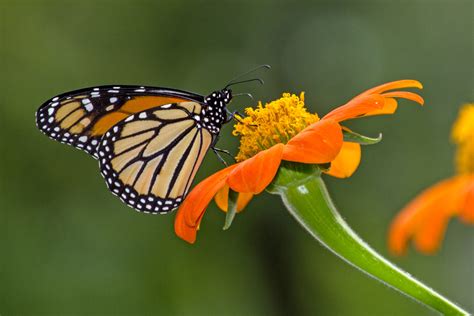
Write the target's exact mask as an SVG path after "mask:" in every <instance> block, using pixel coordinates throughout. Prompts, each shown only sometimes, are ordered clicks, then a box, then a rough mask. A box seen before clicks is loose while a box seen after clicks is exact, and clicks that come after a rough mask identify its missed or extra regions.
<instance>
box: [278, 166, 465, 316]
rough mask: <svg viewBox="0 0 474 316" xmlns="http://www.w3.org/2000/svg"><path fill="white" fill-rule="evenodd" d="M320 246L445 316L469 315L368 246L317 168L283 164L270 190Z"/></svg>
mask: <svg viewBox="0 0 474 316" xmlns="http://www.w3.org/2000/svg"><path fill="white" fill-rule="evenodd" d="M269 191H270V193H274V194H279V195H280V196H281V198H282V200H283V202H284V204H285V206H286V207H287V208H288V210H289V212H290V213H291V215H293V216H294V217H295V218H296V220H297V221H298V222H299V223H300V224H301V225H302V226H303V227H304V228H305V229H306V230H307V231H308V232H309V233H310V234H311V235H312V236H313V237H314V238H315V239H317V240H318V241H319V242H321V243H322V244H323V245H324V246H325V247H327V248H328V249H329V250H331V251H332V252H333V253H334V254H336V255H337V256H339V257H340V258H341V259H343V260H345V261H346V262H347V263H349V264H351V265H352V266H354V267H356V268H358V269H359V270H361V271H362V272H364V273H366V274H367V275H369V276H371V277H373V278H374V279H376V280H378V281H380V282H382V283H384V284H386V285H387V286H389V287H392V288H394V289H395V290H397V291H399V292H401V293H403V294H405V295H407V296H409V297H411V298H413V299H415V300H416V301H418V302H420V303H422V304H425V305H426V306H428V307H430V308H432V309H434V310H435V311H438V312H440V313H442V314H445V315H469V313H468V312H466V311H465V310H463V309H462V308H460V307H459V306H457V305H456V304H454V303H453V302H451V301H449V300H448V299H447V298H445V297H443V296H441V295H440V294H438V293H437V292H435V291H434V290H433V289H431V288H429V287H428V286H426V285H424V284H423V283H421V282H420V281H418V280H416V279H415V278H413V277H412V276H411V275H410V274H408V273H407V272H405V271H403V270H401V269H400V268H398V267H396V266H395V265H394V264H392V263H391V262H389V261H388V260H386V259H385V258H383V257H382V256H381V255H379V254H378V253H377V252H376V251H375V250H373V249H372V248H371V247H370V246H369V245H367V244H366V243H365V242H364V241H363V240H362V239H361V238H360V237H359V236H357V235H356V233H355V232H354V231H353V230H352V229H351V228H350V227H349V226H348V225H347V223H346V222H345V221H344V219H343V218H342V217H341V216H340V215H339V213H338V211H337V209H336V207H335V206H334V204H333V202H332V200H331V198H330V196H329V193H328V191H327V189H326V186H325V184H324V182H323V180H322V179H321V176H320V171H319V169H318V168H317V167H316V166H309V165H301V164H284V165H282V167H281V168H280V171H279V173H278V175H277V177H276V179H275V180H274V182H273V184H272V186H270V187H269Z"/></svg>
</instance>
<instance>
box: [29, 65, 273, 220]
mask: <svg viewBox="0 0 474 316" xmlns="http://www.w3.org/2000/svg"><path fill="white" fill-rule="evenodd" d="M261 67H262V66H260V67H257V68H255V69H258V68H261ZM263 67H265V68H267V67H268V66H266V65H264V66H263ZM255 69H253V70H251V71H254V70H255ZM247 73H249V72H247ZM247 73H245V74H247ZM239 77H240V76H239ZM254 80H258V81H260V82H261V83H263V81H262V80H261V79H250V80H244V81H238V82H235V79H234V80H231V82H230V83H229V84H228V85H227V86H226V87H225V88H224V89H221V90H217V91H214V92H212V93H211V94H209V95H208V96H206V97H204V96H202V95H198V94H195V93H191V92H186V91H182V90H177V89H168V88H158V87H145V86H130V85H121V86H99V87H92V88H85V89H80V90H75V91H70V92H67V93H64V94H61V95H58V96H56V97H54V98H52V99H50V100H48V101H46V102H45V103H44V104H43V105H41V106H40V108H39V109H38V111H37V112H36V125H37V127H38V128H39V129H40V131H41V132H42V133H44V134H46V135H47V136H49V137H50V138H52V139H54V140H57V141H59V142H62V143H65V144H68V145H72V146H74V147H76V148H78V149H81V150H83V151H86V152H87V153H89V154H90V155H92V156H93V157H94V158H96V159H97V160H98V161H99V166H100V171H101V174H102V176H103V177H104V179H105V181H106V184H107V187H108V188H109V190H110V191H111V192H112V193H113V194H115V195H116V196H118V197H119V198H120V200H122V202H124V203H125V204H127V205H128V206H130V207H132V208H134V209H135V210H137V211H140V212H145V213H152V214H158V213H168V212H170V211H171V210H173V209H175V208H177V207H178V206H179V205H180V203H181V202H182V201H183V199H184V197H185V196H186V194H187V192H188V191H189V189H190V186H191V183H192V181H193V179H194V176H195V175H196V172H197V170H198V168H199V166H200V165H201V162H202V160H203V158H204V156H205V154H206V153H207V151H208V150H209V148H212V149H213V150H214V152H216V154H217V151H219V149H217V148H215V147H214V145H215V143H216V142H217V139H218V136H219V133H220V130H221V127H222V125H223V124H225V123H227V122H229V121H230V120H231V119H232V118H233V114H234V113H232V112H229V111H228V110H227V104H229V102H230V101H231V100H232V91H231V90H230V89H229V87H230V86H231V85H234V84H237V83H242V82H248V81H254Z"/></svg>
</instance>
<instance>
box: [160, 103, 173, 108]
mask: <svg viewBox="0 0 474 316" xmlns="http://www.w3.org/2000/svg"><path fill="white" fill-rule="evenodd" d="M161 107H162V108H163V109H169V108H170V107H171V103H170V104H165V105H162V106H161Z"/></svg>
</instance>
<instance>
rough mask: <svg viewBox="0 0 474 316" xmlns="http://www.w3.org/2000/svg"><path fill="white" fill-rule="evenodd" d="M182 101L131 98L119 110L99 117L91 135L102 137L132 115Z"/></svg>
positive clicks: (158, 98) (157, 98)
mask: <svg viewBox="0 0 474 316" xmlns="http://www.w3.org/2000/svg"><path fill="white" fill-rule="evenodd" d="M183 101H186V100H183V99H179V98H174V97H156V96H151V97H147V96H143V97H136V98H133V99H131V100H129V101H127V102H125V103H124V104H123V105H122V106H121V107H120V108H118V109H116V110H115V111H114V112H110V113H108V114H106V115H105V116H103V117H101V118H100V119H99V120H98V121H97V122H96V123H95V124H94V126H93V127H92V131H91V135H92V136H97V135H103V134H104V133H105V132H107V131H108V130H109V129H110V128H111V127H112V126H114V125H115V124H117V123H118V122H120V121H121V120H123V119H125V118H127V117H128V116H130V115H132V114H135V113H138V112H142V111H145V110H148V109H151V108H156V107H159V106H162V105H165V104H170V103H178V102H183ZM110 106H112V108H110ZM106 109H109V111H111V110H113V105H112V104H111V105H109V106H107V108H106Z"/></svg>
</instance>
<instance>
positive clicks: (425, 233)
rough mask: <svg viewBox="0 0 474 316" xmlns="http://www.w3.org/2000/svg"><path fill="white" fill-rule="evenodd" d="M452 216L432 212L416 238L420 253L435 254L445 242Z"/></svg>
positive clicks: (415, 241)
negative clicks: (445, 234) (444, 238)
mask: <svg viewBox="0 0 474 316" xmlns="http://www.w3.org/2000/svg"><path fill="white" fill-rule="evenodd" d="M449 219H450V215H449V214H446V213H445V212H432V214H431V215H430V216H428V217H427V218H426V219H425V221H424V223H423V225H422V226H420V228H419V229H418V231H417V232H416V234H415V236H414V243H415V246H416V249H418V251H420V252H423V253H425V254H433V253H435V252H436V251H437V250H438V248H439V247H440V245H441V242H442V241H443V236H444V233H445V232H446V227H447V226H448V222H449Z"/></svg>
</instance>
